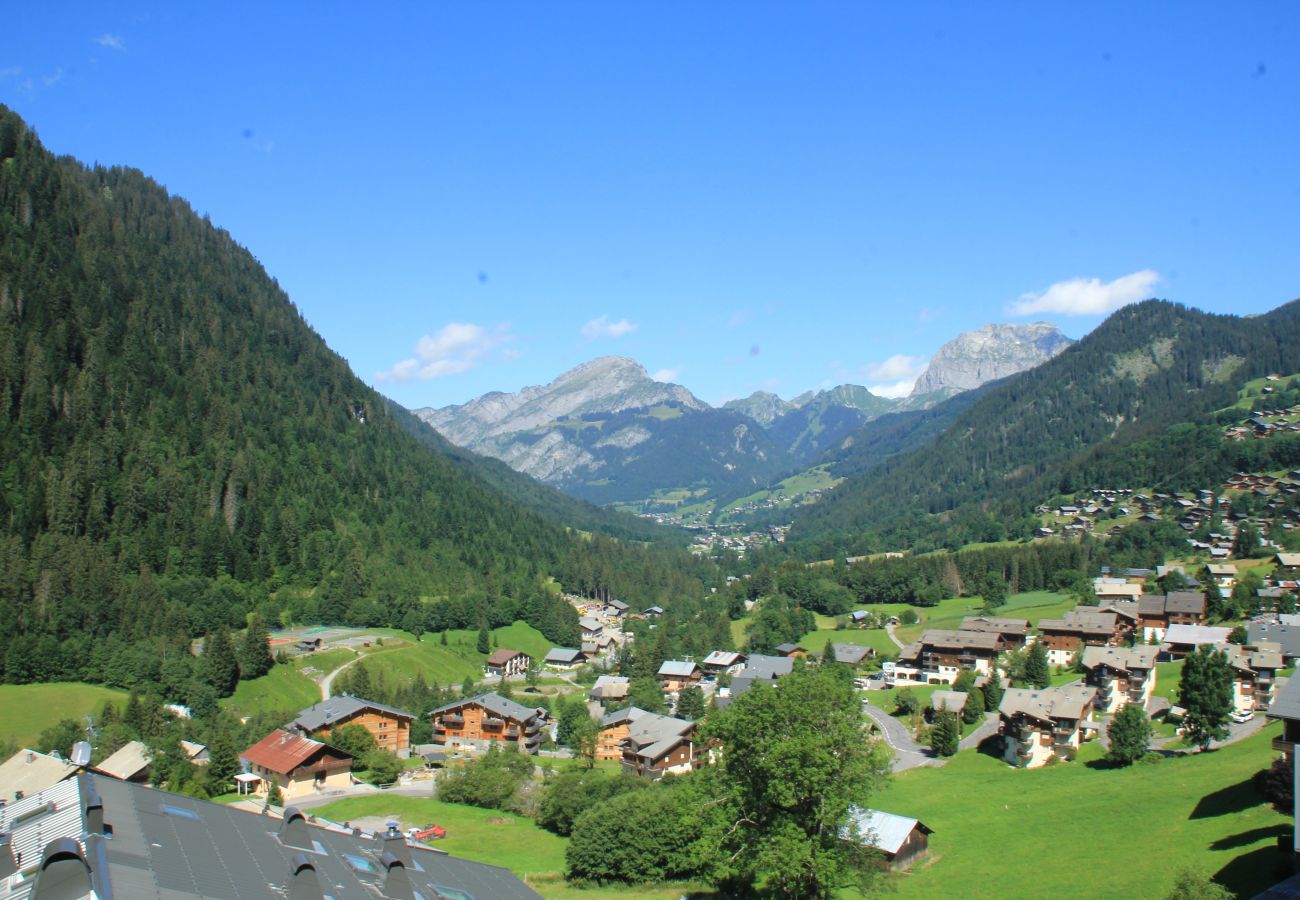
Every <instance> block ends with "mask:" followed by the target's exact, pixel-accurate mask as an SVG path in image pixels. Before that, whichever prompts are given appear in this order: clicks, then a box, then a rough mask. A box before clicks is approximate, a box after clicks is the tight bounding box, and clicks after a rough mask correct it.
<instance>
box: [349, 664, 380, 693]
mask: <svg viewBox="0 0 1300 900" xmlns="http://www.w3.org/2000/svg"><path fill="white" fill-rule="evenodd" d="M347 685H348V693H349V694H351V695H352V696H354V697H361V698H364V699H366V700H373V699H374V692H375V688H374V685H373V684H372V683H371V681H370V670H369V669H367V668H366V664H365V663H364V662H359V663H356V664H355V665H353V666H352V668H351V669H350V670H349V671H348V678H347Z"/></svg>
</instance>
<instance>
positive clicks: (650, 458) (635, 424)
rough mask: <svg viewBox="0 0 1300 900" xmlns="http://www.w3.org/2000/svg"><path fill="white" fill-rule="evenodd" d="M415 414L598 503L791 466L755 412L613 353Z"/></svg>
mask: <svg viewBox="0 0 1300 900" xmlns="http://www.w3.org/2000/svg"><path fill="white" fill-rule="evenodd" d="M415 414H416V415H417V416H419V417H420V418H421V419H423V420H424V421H425V422H427V423H428V424H430V425H432V426H433V427H434V428H436V429H437V430H438V431H440V432H441V433H442V434H443V435H444V436H445V437H446V438H447V439H448V440H450V441H452V442H453V443H455V444H459V445H460V446H463V447H466V448H467V449H470V450H473V451H475V452H477V453H482V454H484V455H487V456H492V457H495V458H497V459H500V460H502V461H503V462H505V463H506V464H507V465H509V466H510V467H511V468H513V469H515V470H517V471H520V472H524V473H525V474H528V475H532V476H533V477H534V478H537V479H539V480H541V481H544V482H546V483H548V484H551V485H554V486H556V487H559V488H561V489H563V490H565V491H567V492H569V493H571V494H574V495H575V496H579V497H583V498H585V499H590V500H593V501H595V502H599V503H610V502H615V501H635V500H641V499H644V498H647V497H650V496H652V495H654V494H655V493H656V492H661V491H670V490H674V489H678V488H690V489H694V490H703V491H706V492H708V491H712V490H714V489H715V488H726V489H727V490H734V489H735V488H737V487H745V486H750V485H758V484H762V483H766V481H768V480H769V479H771V478H772V477H773V476H775V475H777V474H779V473H781V472H783V471H784V470H786V469H788V468H790V467H791V463H790V460H789V459H788V457H787V456H786V455H785V453H784V452H783V451H782V449H781V448H780V447H778V446H776V445H774V444H773V442H772V441H771V439H770V438H769V437H768V436H767V434H766V432H765V431H764V430H763V428H762V427H761V426H759V425H757V424H755V422H754V421H753V420H752V419H750V418H748V417H746V416H743V415H741V414H740V413H738V412H735V411H733V410H726V409H721V410H715V409H713V408H711V407H710V406H709V405H708V404H706V403H704V402H703V401H701V400H699V399H697V398H696V397H695V396H694V395H693V394H691V392H690V391H688V390H687V389H686V388H684V387H681V386H680V385H675V384H665V383H663V382H658V381H655V380H654V379H652V378H650V376H649V375H647V374H646V370H645V368H644V367H643V366H641V365H640V364H639V363H637V362H635V361H634V360H630V359H625V358H622V357H617V356H605V357H601V358H599V359H594V360H591V361H590V362H587V363H583V364H582V365H580V366H577V367H576V368H574V369H571V370H569V371H568V372H565V373H564V374H563V375H560V376H559V377H558V378H556V379H555V380H554V381H552V382H551V383H550V384H547V385H543V386H539V387H527V388H524V389H523V390H521V391H519V392H518V393H515V394H507V393H501V392H493V393H490V394H485V395H484V396H482V397H479V398H477V399H475V400H471V401H469V402H468V403H465V404H463V405H460V406H448V407H444V408H442V409H429V408H425V409H419V410H416V411H415Z"/></svg>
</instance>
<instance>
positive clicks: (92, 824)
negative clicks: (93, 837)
mask: <svg viewBox="0 0 1300 900" xmlns="http://www.w3.org/2000/svg"><path fill="white" fill-rule="evenodd" d="M83 809H84V811H85V814H86V834H103V833H104V799H103V798H102V797H100V796H99V792H98V791H96V790H95V789H94V788H93V787H92V788H90V793H89V794H87V795H86V804H85V806H84V807H83Z"/></svg>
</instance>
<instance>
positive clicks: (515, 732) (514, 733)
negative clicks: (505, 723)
mask: <svg viewBox="0 0 1300 900" xmlns="http://www.w3.org/2000/svg"><path fill="white" fill-rule="evenodd" d="M506 740H510V741H517V740H519V729H518V728H507V729H506Z"/></svg>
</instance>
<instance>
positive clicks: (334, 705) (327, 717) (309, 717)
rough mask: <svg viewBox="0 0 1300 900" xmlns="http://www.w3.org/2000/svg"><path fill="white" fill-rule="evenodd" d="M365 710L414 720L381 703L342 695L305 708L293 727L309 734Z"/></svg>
mask: <svg viewBox="0 0 1300 900" xmlns="http://www.w3.org/2000/svg"><path fill="white" fill-rule="evenodd" d="M367 709H374V710H378V711H379V712H384V713H388V714H389V715H390V716H393V717H395V718H398V719H414V718H415V715H414V714H413V713H409V712H407V711H406V710H404V709H398V708H397V707H395V706H385V705H384V704H382V703H375V702H374V701H373V700H363V699H362V698H360V697H353V696H352V695H350V694H343V695H341V696H338V697H330V698H329V699H328V700H322V701H321V702H320V703H317V704H316V705H315V706H309V707H307V708H306V709H304V710H303V711H302V712H300V713H298V718H296V719H294V720H293V725H294V727H295V728H301V729H302V730H303V731H306V732H308V733H310V732H313V731H317V730H319V729H321V728H329V727H330V726H332V725H333V724H334V723H335V722H341V721H343V720H344V719H350V718H352V717H353V716H355V715H356V714H357V713H360V712H364V711H365V710H367Z"/></svg>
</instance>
